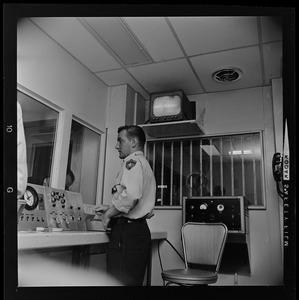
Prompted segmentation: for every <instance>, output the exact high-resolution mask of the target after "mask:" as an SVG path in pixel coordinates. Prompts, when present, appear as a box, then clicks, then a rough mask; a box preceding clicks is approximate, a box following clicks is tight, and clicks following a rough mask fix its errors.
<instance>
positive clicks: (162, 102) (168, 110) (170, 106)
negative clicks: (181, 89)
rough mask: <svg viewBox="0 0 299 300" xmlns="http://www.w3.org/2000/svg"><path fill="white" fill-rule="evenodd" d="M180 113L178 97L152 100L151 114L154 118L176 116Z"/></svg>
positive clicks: (179, 99)
mask: <svg viewBox="0 0 299 300" xmlns="http://www.w3.org/2000/svg"><path fill="white" fill-rule="evenodd" d="M180 112H181V97H180V96H179V95H171V96H160V97H157V98H155V99H154V101H153V106H152V113H153V115H154V116H155V117H164V116H172V115H178V114H179V113H180Z"/></svg>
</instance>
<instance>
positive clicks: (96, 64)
mask: <svg viewBox="0 0 299 300" xmlns="http://www.w3.org/2000/svg"><path fill="white" fill-rule="evenodd" d="M31 20H32V21H33V22H34V23H35V24H36V25H38V27H40V28H41V29H43V30H44V31H45V32H46V33H47V34H48V35H49V36H50V37H52V38H53V39H54V40H55V41H56V42H57V43H58V44H59V45H60V46H62V47H63V48H64V49H65V50H67V51H68V52H69V53H70V54H72V55H73V56H74V57H75V58H76V59H77V60H79V61H81V62H82V63H83V64H84V65H85V66H86V67H87V68H88V69H89V70H91V71H92V72H95V71H102V70H109V69H117V68H119V67H120V64H119V63H118V62H117V61H116V60H115V59H114V58H113V57H112V56H111V55H110V54H109V53H108V52H107V51H106V50H105V49H104V48H103V47H102V46H101V44H99V42H98V41H97V40H96V39H95V38H94V37H93V36H92V35H90V34H89V33H88V31H87V30H86V29H85V28H84V27H83V26H82V25H81V24H80V23H79V22H78V20H77V19H75V18H31Z"/></svg>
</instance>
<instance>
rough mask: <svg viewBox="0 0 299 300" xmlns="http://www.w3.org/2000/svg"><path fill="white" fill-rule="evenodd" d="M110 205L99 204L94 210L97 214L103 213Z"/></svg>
mask: <svg viewBox="0 0 299 300" xmlns="http://www.w3.org/2000/svg"><path fill="white" fill-rule="evenodd" d="M109 207H110V206H109V205H98V206H96V207H95V208H94V211H95V213H96V214H97V215H102V214H104V213H105V212H106V211H107V210H108V209H109Z"/></svg>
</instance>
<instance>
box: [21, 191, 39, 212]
mask: <svg viewBox="0 0 299 300" xmlns="http://www.w3.org/2000/svg"><path fill="white" fill-rule="evenodd" d="M24 200H26V202H27V204H26V206H25V208H26V209H27V210H33V209H35V208H36V207H37V204H38V195H37V192H36V190H35V189H34V188H33V187H32V186H29V185H28V186H27V188H26V191H25V193H24Z"/></svg>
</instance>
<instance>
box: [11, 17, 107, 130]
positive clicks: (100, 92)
mask: <svg viewBox="0 0 299 300" xmlns="http://www.w3.org/2000/svg"><path fill="white" fill-rule="evenodd" d="M17 82H18V84H20V85H22V86H24V87H25V88H27V89H29V90H30V91H33V92H34V93H36V94H37V95H39V96H41V97H43V98H45V99H47V100H49V101H50V102H52V103H54V104H56V105H58V106H59V107H61V108H62V109H65V110H67V111H68V112H70V113H72V114H74V115H76V116H77V117H79V118H80V119H82V120H86V122H88V123H90V124H91V125H93V126H95V127H96V128H98V129H100V130H102V131H105V128H106V107H107V97H108V88H107V86H106V85H105V84H104V83H102V82H101V81H100V80H99V79H98V78H97V77H95V76H94V75H92V74H91V73H90V72H89V71H88V70H87V69H86V68H84V67H83V66H82V65H81V64H80V63H79V62H78V61H76V60H75V59H74V58H73V57H71V56H70V55H68V54H67V53H66V52H65V51H64V50H63V49H62V48H61V47H60V46H58V45H57V44H56V43H54V42H53V41H52V40H51V39H50V38H49V37H48V36H47V35H45V34H44V33H43V32H42V31H40V30H39V29H38V28H37V27H36V26H35V25H34V24H33V23H32V22H30V21H29V20H28V19H22V20H21V21H19V23H18V28H17Z"/></svg>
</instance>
